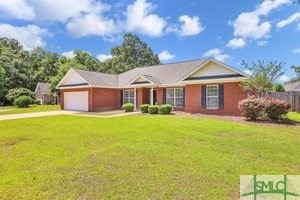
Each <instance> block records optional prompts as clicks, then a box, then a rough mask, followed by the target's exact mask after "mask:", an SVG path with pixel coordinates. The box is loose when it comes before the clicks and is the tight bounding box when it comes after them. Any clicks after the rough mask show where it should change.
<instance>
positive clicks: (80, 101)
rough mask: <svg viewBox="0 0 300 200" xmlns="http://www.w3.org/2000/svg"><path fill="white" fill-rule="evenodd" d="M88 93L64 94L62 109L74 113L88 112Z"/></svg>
mask: <svg viewBox="0 0 300 200" xmlns="http://www.w3.org/2000/svg"><path fill="white" fill-rule="evenodd" d="M88 102H89V92H88V91H80V92H64V109H65V110H76V111H88V110H89V103H88Z"/></svg>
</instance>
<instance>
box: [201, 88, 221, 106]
mask: <svg viewBox="0 0 300 200" xmlns="http://www.w3.org/2000/svg"><path fill="white" fill-rule="evenodd" d="M213 86H217V89H218V96H208V95H207V94H208V87H213ZM205 87H206V89H205V90H206V94H205V95H206V96H205V98H206V100H205V101H206V108H205V109H212V110H217V109H219V98H220V97H219V85H218V84H211V85H206V86H205ZM207 97H218V105H217V106H216V107H208V106H207V104H208V103H207V102H208V100H207Z"/></svg>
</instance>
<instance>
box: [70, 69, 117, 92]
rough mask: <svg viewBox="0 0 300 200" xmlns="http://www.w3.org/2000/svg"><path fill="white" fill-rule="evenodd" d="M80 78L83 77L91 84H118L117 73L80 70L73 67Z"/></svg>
mask: <svg viewBox="0 0 300 200" xmlns="http://www.w3.org/2000/svg"><path fill="white" fill-rule="evenodd" d="M73 70H74V71H76V72H77V73H78V74H79V75H80V76H81V77H82V78H84V79H85V80H86V81H87V82H88V83H89V84H90V85H92V86H97V85H101V86H109V87H117V86H118V75H114V74H105V73H100V72H91V71H86V70H80V69H76V68H73Z"/></svg>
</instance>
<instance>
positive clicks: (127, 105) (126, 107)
mask: <svg viewBox="0 0 300 200" xmlns="http://www.w3.org/2000/svg"><path fill="white" fill-rule="evenodd" d="M122 108H123V109H124V110H125V112H132V111H133V110H134V105H133V104H132V103H125V104H123V105H122Z"/></svg>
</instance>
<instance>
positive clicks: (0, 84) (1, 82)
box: [0, 66, 6, 102]
mask: <svg viewBox="0 0 300 200" xmlns="http://www.w3.org/2000/svg"><path fill="white" fill-rule="evenodd" d="M5 85H6V75H5V69H4V68H3V67H1V66H0V102H2V101H3V100H4V99H3V97H4V92H5Z"/></svg>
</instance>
